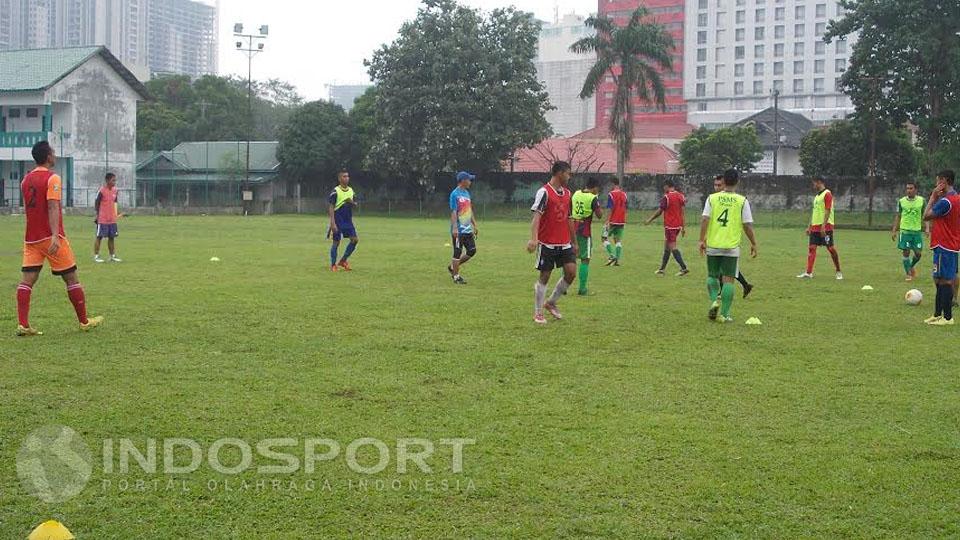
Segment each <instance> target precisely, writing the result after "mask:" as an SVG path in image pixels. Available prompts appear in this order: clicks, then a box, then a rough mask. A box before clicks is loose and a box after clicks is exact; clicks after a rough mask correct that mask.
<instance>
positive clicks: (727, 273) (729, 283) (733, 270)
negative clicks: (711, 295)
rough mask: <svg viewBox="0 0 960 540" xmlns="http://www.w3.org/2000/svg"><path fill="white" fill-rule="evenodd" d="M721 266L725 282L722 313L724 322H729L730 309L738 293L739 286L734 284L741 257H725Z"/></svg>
mask: <svg viewBox="0 0 960 540" xmlns="http://www.w3.org/2000/svg"><path fill="white" fill-rule="evenodd" d="M723 259H724V260H723V263H722V266H721V273H722V276H721V279H722V281H723V284H722V286H721V289H720V315H721V316H722V317H723V320H724V322H729V321H730V320H731V318H730V310H731V309H732V308H733V298H734V296H735V295H736V293H737V287H736V285H734V282H735V281H736V275H737V274H738V271H737V266H738V264H739V259H738V258H737V257H723Z"/></svg>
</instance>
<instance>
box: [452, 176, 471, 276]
mask: <svg viewBox="0 0 960 540" xmlns="http://www.w3.org/2000/svg"><path fill="white" fill-rule="evenodd" d="M476 178H477V177H476V176H474V175H472V174H470V173H468V172H460V173H457V187H456V189H454V190H453V191H452V192H450V231H451V234H452V235H453V262H452V263H450V266H448V267H447V271H448V272H450V276H452V277H453V282H454V283H456V284H458V285H466V284H467V280H465V279H463V276H461V275H460V267H461V266H463V265H465V264H467V261H469V260H470V259H472V258H473V257H474V256H475V255H476V254H477V240H476V237H477V220H476V218H475V217H474V215H473V206H472V205H471V203H470V186H471V184H473V181H474V180H476Z"/></svg>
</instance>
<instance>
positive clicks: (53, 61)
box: [0, 46, 150, 99]
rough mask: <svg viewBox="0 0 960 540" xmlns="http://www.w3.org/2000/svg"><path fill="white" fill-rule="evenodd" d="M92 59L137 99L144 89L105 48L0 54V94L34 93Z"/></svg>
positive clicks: (31, 50) (37, 50)
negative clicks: (111, 72) (120, 80)
mask: <svg viewBox="0 0 960 540" xmlns="http://www.w3.org/2000/svg"><path fill="white" fill-rule="evenodd" d="M94 56H100V57H101V58H103V59H104V60H105V61H106V62H107V64H109V65H110V67H112V68H113V69H114V71H116V72H117V74H118V75H120V77H121V78H123V80H124V81H126V83H127V84H128V85H130V87H131V88H133V90H134V91H135V92H137V93H138V94H139V95H140V97H141V98H143V99H149V97H150V94H149V92H147V88H146V87H145V86H144V85H143V83H142V82H140V81H139V80H138V79H137V77H136V76H134V74H133V73H131V72H130V70H129V69H127V68H126V66H124V65H123V62H121V61H120V60H118V59H117V57H116V56H114V55H113V54H112V53H111V52H110V51H109V50H108V49H107V48H106V47H102V46H98V47H71V48H66V49H26V50H17V51H0V73H2V74H3V77H0V92H38V91H43V90H46V89H48V88H50V87H51V86H53V85H55V84H57V83H58V82H60V81H61V80H63V79H64V78H65V77H66V76H67V75H69V74H71V73H73V71H74V70H76V69H77V68H79V67H80V66H82V65H83V64H84V63H86V62H87V61H88V60H90V59H91V58H93V57H94Z"/></svg>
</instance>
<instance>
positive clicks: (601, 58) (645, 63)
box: [570, 7, 674, 179]
mask: <svg viewBox="0 0 960 540" xmlns="http://www.w3.org/2000/svg"><path fill="white" fill-rule="evenodd" d="M649 16H650V11H649V10H647V8H644V7H639V8H637V9H636V11H634V12H633V15H631V17H630V22H629V23H627V25H626V26H624V27H618V26H617V25H616V24H614V22H613V20H611V19H609V18H607V17H605V16H597V17H590V18H589V19H587V21H586V25H587V26H588V27H590V28H593V29H594V30H596V31H597V33H596V35H594V36H590V37H587V38H583V39H581V40H579V41H577V42H576V43H574V44H573V45H572V46H571V47H570V50H571V51H572V52H575V53H581V54H582V53H596V55H597V62H596V63H595V64H594V65H593V67H592V68H591V69H590V72H589V74H588V75H587V79H586V80H585V81H584V83H583V90H581V91H580V98H581V99H590V98H592V97H593V95H594V94H595V93H596V92H597V90H598V89H599V88H600V86H601V85H602V84H603V82H604V80H605V79H606V77H607V76H610V77H613V81H614V83H615V84H616V85H617V88H616V90H615V92H614V96H615V97H614V103H613V113H612V114H611V116H610V125H609V127H608V129H609V130H610V134H611V135H612V136H613V137H614V139H615V140H616V142H617V177H618V178H621V179H622V178H623V173H624V164H625V163H626V161H627V160H628V159H630V150H631V149H632V147H633V110H634V97H639V98H640V101H641V102H643V103H653V104H655V105H656V106H657V107H659V108H660V109H661V110H663V109H664V108H665V107H666V90H665V89H664V86H663V79H662V77H661V76H660V72H659V71H658V68H659V69H663V70H666V71H669V72H672V71H673V61H672V60H671V58H670V52H671V51H672V50H673V49H674V43H673V38H671V37H670V35H669V34H668V33H667V32H666V30H665V29H664V28H663V26H661V25H659V24H657V23H655V22H648V18H649Z"/></svg>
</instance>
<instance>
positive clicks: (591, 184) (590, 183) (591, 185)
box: [583, 176, 600, 195]
mask: <svg viewBox="0 0 960 540" xmlns="http://www.w3.org/2000/svg"><path fill="white" fill-rule="evenodd" d="M583 190H584V191H589V192H590V193H593V194H594V195H596V194H597V193H600V180H598V179H597V178H594V177H593V176H591V177H590V178H587V185H586V187H584V188H583Z"/></svg>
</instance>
